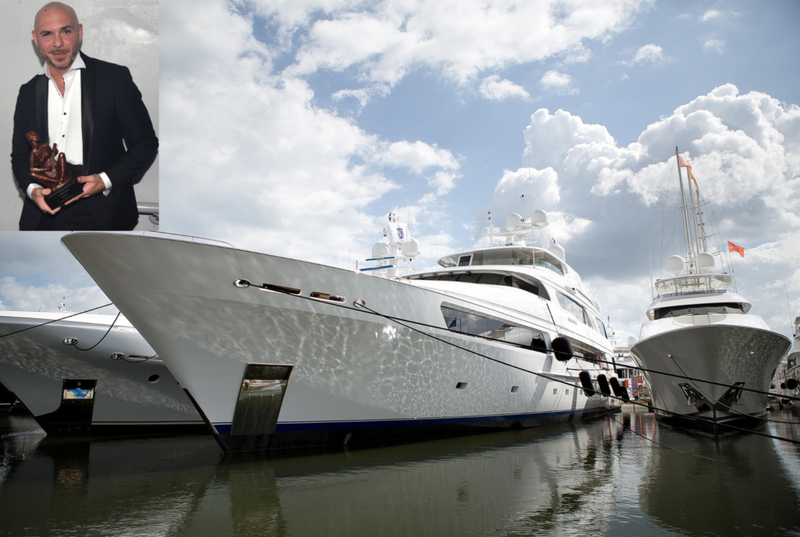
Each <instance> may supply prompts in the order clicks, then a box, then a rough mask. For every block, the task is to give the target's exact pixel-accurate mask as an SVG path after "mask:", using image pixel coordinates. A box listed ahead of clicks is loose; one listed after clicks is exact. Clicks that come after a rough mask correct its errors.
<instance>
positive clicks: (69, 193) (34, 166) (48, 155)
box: [26, 131, 83, 209]
mask: <svg viewBox="0 0 800 537" xmlns="http://www.w3.org/2000/svg"><path fill="white" fill-rule="evenodd" d="M26 138H27V139H28V143H29V144H30V145H31V164H30V166H31V177H33V178H34V179H36V180H37V181H38V182H39V183H41V184H42V186H44V187H45V188H50V189H52V192H51V193H50V194H48V195H47V196H45V198H44V199H45V201H46V202H47V205H49V206H50V208H51V209H55V208H57V207H61V206H62V205H64V204H65V203H66V202H68V201H69V200H71V199H72V198H74V197H75V196H77V195H79V194H80V193H81V192H83V185H82V184H81V183H79V182H78V180H77V179H74V178H73V177H72V175H70V174H69V172H67V157H66V155H64V153H59V152H58V145H57V144H53V147H52V148H51V147H50V146H49V145H47V144H45V143H40V142H39V135H38V134H36V131H30V132H29V133H28V134H27V135H26Z"/></svg>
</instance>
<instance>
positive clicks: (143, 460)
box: [0, 414, 800, 536]
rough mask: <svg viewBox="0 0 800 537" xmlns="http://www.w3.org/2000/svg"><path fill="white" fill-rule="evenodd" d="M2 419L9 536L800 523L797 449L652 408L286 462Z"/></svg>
mask: <svg viewBox="0 0 800 537" xmlns="http://www.w3.org/2000/svg"><path fill="white" fill-rule="evenodd" d="M786 417H787V418H788V419H792V415H791V414H787V416H786ZM3 419H5V420H7V418H0V431H2V432H0V434H2V435H3V436H2V438H0V446H2V447H1V448H0V449H2V453H3V459H2V463H0V510H2V513H3V515H2V517H0V535H41V534H75V533H83V534H85V533H89V534H102V535H123V534H125V535H127V534H148V535H239V536H250V535H275V536H291V535H348V536H358V535H370V536H374V535H389V536H391V535H415V536H416V535H503V536H505V535H508V536H512V535H513V536H516V535H534V534H535V535H556V534H558V535H587V534H606V535H633V534H636V535H670V534H675V533H678V534H687V535H693V534H704V535H707V534H716V535H730V534H734V533H744V534H748V535H752V534H781V533H787V532H790V531H798V530H800V520H798V515H797V513H798V509H797V505H798V503H797V502H798V483H797V479H796V476H798V475H800V471H799V469H800V452H798V449H797V446H796V445H792V444H786V443H780V442H778V441H775V440H771V439H769V438H763V437H759V436H755V435H732V436H728V437H723V438H721V439H719V441H715V440H714V438H713V436H710V435H702V434H687V433H685V432H681V431H676V430H673V429H669V428H667V427H664V426H661V425H660V424H659V423H657V422H656V421H655V420H654V419H653V417H652V416H651V415H645V414H633V415H616V416H614V417H613V418H609V419H604V420H599V421H595V422H591V423H588V424H577V425H575V426H563V427H554V428H543V429H533V430H525V431H510V432H503V433H495V434H489V435H480V436H474V437H469V438H460V439H452V440H441V441H436V442H425V443H417V444H411V445H404V446H394V447H386V448H380V449H369V450H359V451H352V450H351V451H339V452H332V453H316V454H309V453H303V454H293V455H291V456H282V457H279V458H277V457H275V456H267V455H263V454H262V455H242V456H236V457H230V458H224V457H222V456H220V455H219V453H218V448H217V446H216V444H215V442H214V441H213V440H212V439H210V438H209V437H206V436H189V437H181V438H172V439H148V440H128V441H103V442H92V443H74V442H64V441H51V440H49V439H46V438H44V437H43V436H42V435H41V433H39V432H38V431H37V430H36V428H35V425H34V426H33V427H32V428H30V429H29V430H26V429H25V421H24V419H20V418H17V419H16V422H14V423H9V422H8V421H6V422H5V423H4V422H3V421H2V420H3ZM794 419H796V418H794ZM780 427H783V428H784V430H782V432H778V431H777V429H778V428H779V427H777V424H773V425H772V426H771V429H769V432H771V433H772V434H783V435H784V436H789V435H794V436H795V437H797V436H800V435H798V429H797V426H792V425H780Z"/></svg>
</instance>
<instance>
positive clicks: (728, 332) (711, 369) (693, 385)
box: [631, 149, 791, 424]
mask: <svg viewBox="0 0 800 537" xmlns="http://www.w3.org/2000/svg"><path fill="white" fill-rule="evenodd" d="M675 155H676V160H677V165H678V179H679V183H680V188H681V205H682V210H683V221H684V226H685V241H686V244H687V245H688V246H687V248H686V252H685V253H684V255H683V256H678V255H673V256H672V257H670V258H669V259H667V263H666V264H667V271H668V272H669V273H670V274H671V275H672V276H670V277H668V278H664V279H661V280H657V281H656V283H655V292H656V295H657V296H656V298H655V300H654V301H653V303H652V304H650V307H648V308H647V320H646V321H645V322H644V323H643V324H642V328H641V332H640V334H639V341H638V342H637V343H636V344H634V345H633V346H632V347H631V353H632V354H633V355H634V357H635V358H636V360H637V361H638V362H639V364H640V365H641V367H642V368H643V371H644V374H645V375H646V377H647V380H648V381H649V384H650V387H651V389H652V405H653V408H654V410H655V411H656V414H657V415H658V416H659V417H662V418H692V419H694V421H695V423H698V422H699V423H701V424H702V423H703V422H704V421H705V420H708V421H709V422H724V421H729V420H735V419H740V418H753V417H758V416H762V415H763V414H764V413H765V411H766V410H765V409H766V407H767V396H766V393H767V392H768V390H769V387H770V381H771V379H772V376H773V374H774V372H775V368H776V366H777V365H778V362H779V361H780V360H781V358H782V357H783V356H784V355H785V354H786V351H787V350H788V349H789V347H790V345H791V342H790V340H789V338H787V337H786V336H784V335H782V334H779V333H777V332H774V331H772V330H770V329H769V327H768V326H767V324H766V323H765V322H764V320H763V319H762V318H761V317H759V316H757V315H752V314H750V313H749V311H750V303H749V302H748V301H747V300H745V299H744V298H743V297H742V296H741V295H739V294H738V293H737V292H736V287H735V282H734V277H733V275H732V274H729V273H728V272H726V271H724V270H723V269H722V268H721V266H722V255H721V254H720V253H719V252H717V253H716V254H713V255H712V254H711V253H709V248H708V244H707V242H708V241H707V236H706V233H705V223H704V222H703V216H702V215H703V211H702V205H703V204H702V203H701V200H700V192H699V189H698V187H697V182H696V180H694V176H693V174H692V172H691V167H690V166H688V165H687V164H685V163H684V162H683V159H681V157H680V155H679V154H678V151H677V149H676V150H675ZM681 168H687V173H686V182H687V186H686V188H684V184H683V177H682V174H681ZM690 180H692V181H694V183H693V185H694V186H692V183H690ZM715 257H718V258H719V259H718V261H719V263H718V262H717V260H715ZM748 390H754V391H748Z"/></svg>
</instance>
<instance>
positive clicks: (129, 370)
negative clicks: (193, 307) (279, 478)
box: [0, 311, 205, 436]
mask: <svg viewBox="0 0 800 537" xmlns="http://www.w3.org/2000/svg"><path fill="white" fill-rule="evenodd" d="M155 354H156V353H155V351H154V350H153V349H152V348H151V347H150V345H148V344H147V342H146V341H145V340H144V338H143V337H142V336H141V335H140V334H139V333H138V332H137V331H136V329H135V328H133V326H131V324H130V323H129V322H128V321H127V320H126V319H125V318H124V317H121V316H120V317H119V318H116V316H115V315H105V314H79V315H73V314H70V313H69V312H65V311H61V312H49V313H43V312H15V311H2V312H0V382H1V383H2V384H3V385H5V387H6V388H8V389H9V390H11V391H12V392H13V393H14V394H15V395H16V397H17V398H18V399H19V401H20V402H21V403H22V404H23V405H24V406H25V408H27V409H28V411H30V413H31V414H32V415H33V417H34V418H35V419H36V421H37V423H38V424H39V425H40V426H41V427H42V428H43V429H44V430H45V432H46V433H47V434H48V435H92V436H97V435H101V436H103V435H130V434H137V435H138V434H151V433H156V434H172V433H177V432H190V431H203V430H204V427H205V424H204V423H203V420H202V418H201V417H200V415H199V414H198V412H197V410H195V408H194V405H193V404H192V402H191V400H190V399H189V397H188V396H187V395H186V393H185V392H184V391H183V389H182V388H181V387H180V386H179V385H178V383H177V382H176V381H175V378H174V377H173V376H172V374H171V373H170V372H169V370H168V369H167V367H166V366H165V365H164V363H163V362H162V361H161V360H160V359H159V358H158V357H157V356H155Z"/></svg>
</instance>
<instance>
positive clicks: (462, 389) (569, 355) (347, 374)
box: [62, 211, 616, 452]
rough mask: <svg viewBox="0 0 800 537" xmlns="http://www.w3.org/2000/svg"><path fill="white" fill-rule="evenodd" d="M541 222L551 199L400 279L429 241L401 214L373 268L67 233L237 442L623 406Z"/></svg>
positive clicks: (521, 419) (591, 308) (501, 421)
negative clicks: (488, 237)
mask: <svg viewBox="0 0 800 537" xmlns="http://www.w3.org/2000/svg"><path fill="white" fill-rule="evenodd" d="M546 224H547V221H546V215H545V214H544V213H543V212H541V211H537V212H535V213H534V215H533V216H532V217H531V219H528V220H523V219H522V218H521V217H520V216H519V215H512V217H511V218H510V220H509V226H510V229H509V231H508V232H506V233H504V234H502V237H503V238H504V239H505V240H504V244H505V245H504V246H496V247H488V248H479V249H475V250H472V251H468V252H463V253H461V254H458V255H452V256H446V257H444V258H442V259H441V260H440V262H439V264H440V265H441V268H439V269H437V270H429V271H424V272H419V273H414V274H406V275H403V276H398V275H397V274H396V272H397V268H398V264H399V263H398V262H399V261H402V260H404V259H405V260H407V259H409V258H413V257H414V255H416V254H417V253H418V243H415V242H414V241H413V240H409V239H408V237H407V236H401V233H398V230H399V231H401V232H402V231H404V226H403V225H401V224H397V223H396V222H390V226H389V227H390V229H389V230H388V231H386V232H385V234H389V235H391V236H392V240H391V241H390V242H389V243H388V244H386V243H381V244H380V245H376V247H375V248H373V252H374V253H377V254H378V255H374V256H373V261H375V262H377V263H378V266H376V267H368V268H366V269H364V270H355V271H354V270H348V269H342V268H336V267H331V266H326V265H320V264H316V263H310V262H306V261H299V260H295V259H287V258H283V257H279V256H275V255H266V254H261V253H256V252H250V251H244V250H239V249H236V248H234V247H232V246H231V245H229V244H227V243H220V242H216V241H208V240H203V239H197V238H191V237H178V236H171V235H166V234H160V233H159V234H151V233H145V234H116V233H115V234H110V233H72V234H69V235H66V236H64V237H63V238H62V242H63V243H64V244H65V245H66V247H67V248H68V249H69V250H70V251H71V252H72V253H73V255H74V256H75V257H76V258H77V259H78V261H79V262H80V263H81V264H82V265H83V266H84V268H85V269H86V270H87V271H88V273H89V274H90V275H91V276H92V278H94V280H95V281H96V282H97V284H98V285H99V286H100V287H101V289H103V291H104V292H105V293H106V295H107V296H108V297H109V298H110V299H111V300H112V301H113V302H114V304H115V305H116V306H117V307H118V308H119V309H120V310H121V311H122V312H123V313H124V314H125V316H126V317H127V318H128V319H129V320H130V321H131V322H132V323H133V325H134V326H135V327H136V328H137V329H138V330H139V331H140V332H141V334H142V335H143V336H144V337H145V338H146V339H147V341H148V342H149V343H150V344H151V345H152V346H153V348H154V349H155V350H156V351H158V354H159V356H161V358H162V359H163V360H164V362H165V363H166V364H167V365H168V366H169V368H170V370H171V371H172V373H173V374H174V375H175V378H176V379H178V381H179V382H180V384H181V386H183V387H184V388H185V389H186V390H187V392H188V393H189V394H190V395H191V397H192V399H193V401H194V402H195V403H196V405H197V408H198V409H199V410H200V411H201V413H202V414H203V416H204V418H205V420H206V421H207V423H208V424H209V426H210V428H211V430H212V432H213V433H214V435H215V437H216V438H217V440H218V441H219V443H220V446H221V447H222V448H223V450H225V451H226V452H232V451H254V450H267V449H283V448H292V447H305V446H319V445H336V444H338V445H342V444H350V445H352V444H356V443H362V444H364V443H376V442H385V441H390V440H391V441H396V440H401V439H410V438H420V437H432V436H442V435H454V434H466V433H470V432H476V431H485V430H491V429H492V428H503V427H506V428H508V427H531V426H537V425H542V424H545V423H549V422H556V421H567V420H573V419H578V418H584V417H588V416H590V415H598V414H601V413H603V412H605V411H607V410H608V409H609V407H612V406H614V405H611V404H610V403H609V399H610V398H607V397H603V396H602V395H601V394H600V393H609V382H611V385H612V386H616V385H615V382H616V379H615V378H614V379H613V381H612V378H610V372H609V371H607V370H605V369H603V368H602V366H601V362H600V360H602V359H604V358H605V357H606V356H607V355H608V353H610V352H611V346H610V344H609V342H608V339H607V337H606V335H605V329H604V327H603V324H602V323H601V322H600V313H599V311H598V308H597V306H596V304H595V303H593V302H592V301H591V300H589V298H587V297H586V296H585V295H584V293H583V291H582V287H581V281H580V277H579V276H578V274H577V273H575V272H574V270H573V269H572V268H571V267H570V266H569V265H568V264H567V263H566V261H565V254H564V251H563V249H561V248H560V247H559V246H554V247H553V248H552V249H547V248H545V247H543V245H541V244H540V245H539V246H533V245H531V244H530V239H531V237H533V235H535V234H536V233H535V231H536V230H537V229H539V230H540V229H541V228H543V227H544V226H545V225H546ZM392 252H394V255H392ZM393 273H394V274H395V275H394V276H392V274H393ZM598 377H599V378H598ZM583 387H586V388H587V391H586V392H584V389H583ZM598 390H599V392H600V393H595V392H596V391H598Z"/></svg>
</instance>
